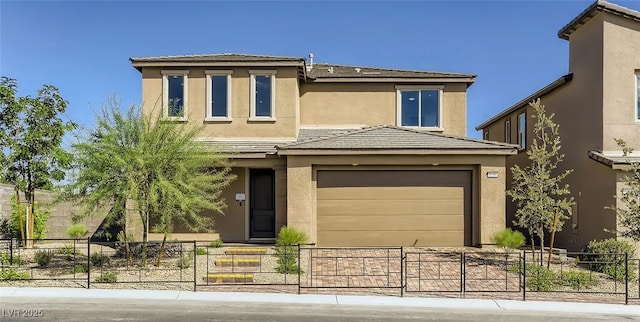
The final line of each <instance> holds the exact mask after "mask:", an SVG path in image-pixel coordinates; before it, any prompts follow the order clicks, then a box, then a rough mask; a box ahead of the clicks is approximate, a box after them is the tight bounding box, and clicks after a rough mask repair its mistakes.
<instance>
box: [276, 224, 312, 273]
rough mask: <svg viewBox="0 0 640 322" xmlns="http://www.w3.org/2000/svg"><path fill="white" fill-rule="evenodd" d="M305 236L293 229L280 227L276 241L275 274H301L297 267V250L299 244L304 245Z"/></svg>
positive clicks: (301, 271)
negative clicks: (276, 260) (276, 262)
mask: <svg viewBox="0 0 640 322" xmlns="http://www.w3.org/2000/svg"><path fill="white" fill-rule="evenodd" d="M307 240H308V238H307V235H306V234H305V233H304V232H301V231H299V230H297V229H295V228H290V227H287V226H282V228H281V229H280V232H279V233H278V238H277V239H276V257H277V259H278V266H277V267H276V272H278V273H281V274H290V273H298V271H300V273H303V270H302V269H300V267H299V266H298V250H299V246H298V245H300V244H304V243H306V242H307Z"/></svg>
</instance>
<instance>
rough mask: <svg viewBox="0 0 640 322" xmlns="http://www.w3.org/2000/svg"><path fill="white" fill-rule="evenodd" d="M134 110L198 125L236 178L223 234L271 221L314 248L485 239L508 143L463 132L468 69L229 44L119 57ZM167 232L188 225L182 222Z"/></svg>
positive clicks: (500, 191)
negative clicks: (135, 95)
mask: <svg viewBox="0 0 640 322" xmlns="http://www.w3.org/2000/svg"><path fill="white" fill-rule="evenodd" d="M131 62H132V64H133V67H135V68H136V69H137V70H139V71H140V73H141V74H142V100H143V110H144V112H145V113H162V115H163V117H164V118H166V119H168V120H174V121H176V122H188V123H192V124H197V125H202V124H204V126H205V129H204V132H203V134H202V137H201V138H200V140H202V141H206V142H211V144H212V146H216V147H217V148H218V150H221V151H223V152H226V153H228V154H229V156H230V158H231V159H232V161H233V169H232V170H233V173H234V174H235V175H236V176H237V180H236V181H235V182H234V183H233V184H232V185H231V186H230V187H229V188H228V189H226V191H225V193H224V197H225V199H226V202H227V205H228V208H227V209H226V210H225V213H224V215H217V214H213V213H210V214H205V215H209V216H215V222H216V227H215V229H216V231H217V232H218V233H219V234H220V237H221V239H222V240H223V241H226V242H248V241H251V242H256V241H273V240H274V238H275V236H276V234H277V231H278V230H279V228H280V227H281V226H282V225H288V226H291V227H295V228H298V229H300V230H302V231H304V232H306V233H307V234H308V236H309V237H310V239H311V240H310V241H311V242H313V243H317V244H318V245H321V246H374V245H375V246H384V245H394V246H400V245H429V246H458V245H484V244H488V243H490V241H489V240H490V235H491V234H492V233H493V232H495V231H497V230H500V229H502V228H504V226H505V196H504V190H505V178H506V176H505V158H506V155H510V154H515V153H516V147H515V146H514V145H510V144H501V143H496V142H485V141H480V140H473V139H469V138H466V137H465V135H466V108H467V106H466V105H467V103H466V102H467V88H468V87H469V86H470V85H472V84H473V82H474V81H475V75H467V74H455V73H440V72H425V71H405V70H394V69H380V68H369V67H357V66H343V65H330V64H314V63H313V59H311V60H310V61H309V62H308V63H307V61H306V60H305V59H304V58H302V57H279V56H257V55H241V54H219V55H193V56H166V57H143V58H131ZM175 232H176V233H186V231H182V230H181V228H180V227H176V228H175Z"/></svg>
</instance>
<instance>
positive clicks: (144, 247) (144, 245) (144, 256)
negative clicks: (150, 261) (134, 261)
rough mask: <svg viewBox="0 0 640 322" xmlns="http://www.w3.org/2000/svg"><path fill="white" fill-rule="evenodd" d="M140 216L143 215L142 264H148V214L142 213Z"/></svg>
mask: <svg viewBox="0 0 640 322" xmlns="http://www.w3.org/2000/svg"><path fill="white" fill-rule="evenodd" d="M140 217H142V254H141V255H142V266H147V239H148V238H149V236H148V235H147V226H148V225H149V223H148V222H147V219H148V216H146V214H145V213H140Z"/></svg>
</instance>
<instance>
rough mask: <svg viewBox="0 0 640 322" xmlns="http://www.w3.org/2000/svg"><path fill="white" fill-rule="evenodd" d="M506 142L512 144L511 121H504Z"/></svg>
mask: <svg viewBox="0 0 640 322" xmlns="http://www.w3.org/2000/svg"><path fill="white" fill-rule="evenodd" d="M504 142H506V143H511V120H506V121H504Z"/></svg>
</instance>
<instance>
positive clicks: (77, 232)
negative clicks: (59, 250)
mask: <svg viewBox="0 0 640 322" xmlns="http://www.w3.org/2000/svg"><path fill="white" fill-rule="evenodd" d="M87 234H89V229H87V227H86V226H85V225H83V224H73V225H71V226H69V228H67V235H69V238H73V239H79V238H82V237H85V236H87Z"/></svg>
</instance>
